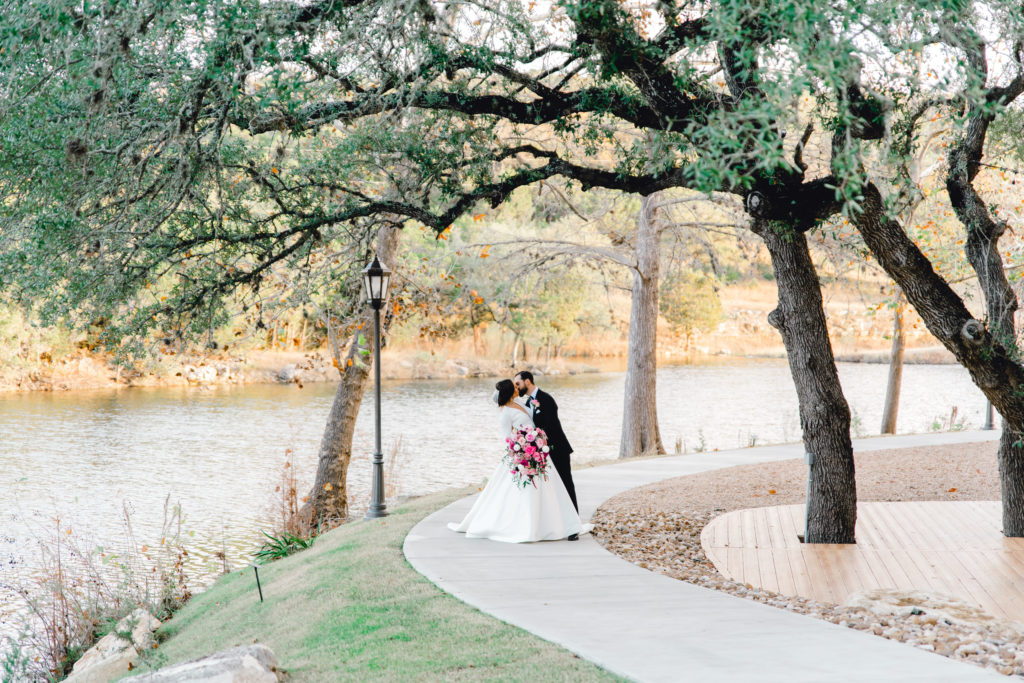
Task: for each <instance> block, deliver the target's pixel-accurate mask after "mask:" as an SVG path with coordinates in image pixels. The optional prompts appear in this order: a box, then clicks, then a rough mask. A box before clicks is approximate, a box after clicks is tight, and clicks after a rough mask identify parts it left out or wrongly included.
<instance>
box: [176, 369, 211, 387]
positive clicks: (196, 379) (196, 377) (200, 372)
mask: <svg viewBox="0 0 1024 683" xmlns="http://www.w3.org/2000/svg"><path fill="white" fill-rule="evenodd" d="M181 372H182V375H183V376H184V377H185V379H186V380H188V383H189V384H211V383H213V382H216V381H217V368H215V367H213V366H210V365H200V366H195V365H186V366H184V367H182V369H181Z"/></svg>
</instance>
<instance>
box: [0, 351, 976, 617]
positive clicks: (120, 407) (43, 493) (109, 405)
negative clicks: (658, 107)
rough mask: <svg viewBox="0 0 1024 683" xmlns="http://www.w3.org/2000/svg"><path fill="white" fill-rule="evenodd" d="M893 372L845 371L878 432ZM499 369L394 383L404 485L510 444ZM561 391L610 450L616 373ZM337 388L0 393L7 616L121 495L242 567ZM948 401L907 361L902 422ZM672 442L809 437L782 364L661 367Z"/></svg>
mask: <svg viewBox="0 0 1024 683" xmlns="http://www.w3.org/2000/svg"><path fill="white" fill-rule="evenodd" d="M887 372H888V368H887V367H886V366H884V365H862V364H843V365H842V366H841V367H840V376H841V379H842V383H843V388H844V390H845V393H846V396H847V399H848V400H849V401H850V404H851V407H852V408H853V411H854V416H855V423H856V422H857V421H858V420H859V424H860V427H859V429H858V430H856V431H858V432H859V433H860V434H863V435H868V434H874V433H877V431H878V426H879V422H880V420H881V409H882V398H883V395H884V392H885V381H886V374H887ZM494 381H495V380H494V379H464V380H450V381H438V380H429V381H423V380H420V381H405V382H386V383H385V384H384V387H383V398H382V404H383V405H382V422H383V441H384V451H385V453H387V452H389V451H391V450H392V449H393V448H395V445H396V443H399V442H400V445H399V447H398V457H397V463H396V466H395V467H394V468H393V470H392V471H389V472H387V473H386V476H387V477H388V481H389V484H393V485H397V488H398V490H399V493H402V494H423V493H429V492H433V491H438V490H441V489H445V488H448V487H452V486H463V485H466V484H473V483H479V482H480V481H481V480H482V479H483V478H484V477H486V476H488V475H489V474H490V472H491V470H492V469H493V467H494V462H495V459H496V458H497V457H499V454H500V440H499V438H498V434H497V433H496V431H497V426H496V419H495V411H494V407H493V405H492V404H490V403H489V401H490V395H491V391H492V389H493V386H494ZM538 381H539V383H540V386H541V387H542V388H544V389H546V390H548V391H550V392H551V393H552V394H553V395H554V396H555V398H556V399H557V401H558V404H559V408H560V414H561V416H562V422H563V425H564V427H565V431H566V433H567V435H568V436H569V439H570V441H571V442H572V443H573V446H574V448H575V449H576V453H575V454H574V455H573V458H574V460H575V461H576V462H588V461H592V460H604V459H609V458H614V457H615V456H616V455H617V453H618V439H619V429H620V416H621V414H622V401H623V398H622V390H623V386H624V382H625V377H624V374H622V373H606V374H600V375H598V374H593V375H577V376H571V377H570V376H566V377H550V378H538ZM333 395H334V386H333V385H315V384H313V385H310V384H307V385H306V386H305V388H303V389H299V388H298V387H297V386H295V385H287V386H276V385H275V386H261V385H257V386H243V387H224V388H214V389H188V388H165V389H131V390H121V391H104V392H84V393H83V392H79V393H72V394H43V393H33V394H14V395H0V560H2V562H0V619H2V618H3V611H4V610H5V609H7V610H8V611H9V610H10V609H12V605H13V604H14V603H15V602H16V601H14V600H12V598H11V595H10V593H9V592H5V591H6V589H5V588H4V587H3V586H5V585H6V586H9V585H11V584H12V583H16V582H18V581H19V579H21V578H24V574H25V573H26V572H27V571H28V566H29V564H30V563H31V557H32V556H33V554H35V553H37V550H36V549H35V545H34V541H33V539H34V538H37V537H38V536H40V535H45V533H46V532H47V531H48V530H49V529H52V528H53V526H54V524H53V519H54V518H55V517H57V516H58V515H59V516H60V517H61V520H62V524H64V525H69V524H70V525H71V526H72V528H73V529H75V531H76V533H81V534H84V535H87V537H88V538H89V539H91V540H92V541H93V542H95V543H97V544H104V545H106V544H112V545H116V544H117V543H118V542H119V541H120V540H121V539H123V538H124V529H123V524H122V517H121V509H122V506H123V505H124V506H126V507H127V508H128V509H129V510H130V511H131V513H132V521H133V529H134V533H135V537H136V538H137V539H138V541H139V542H140V543H147V542H148V543H153V542H158V541H159V538H158V535H159V529H160V524H161V519H162V514H163V502H164V499H165V497H166V496H168V495H170V496H171V499H172V501H173V502H178V503H180V504H181V507H182V509H183V511H184V513H185V516H186V522H185V529H186V531H187V532H188V534H189V537H188V539H187V546H188V548H189V550H190V552H191V555H192V566H191V567H190V571H191V573H192V574H193V575H194V576H196V577H197V579H198V581H197V583H202V582H204V581H208V580H210V579H211V578H212V577H214V576H216V574H217V573H218V572H219V571H220V569H221V567H222V562H221V561H220V560H218V559H216V558H215V557H214V553H216V552H218V551H226V554H227V557H228V560H229V562H230V563H231V564H232V565H233V566H235V567H237V566H238V565H239V564H242V563H245V562H248V560H249V553H251V552H252V550H253V549H254V548H255V547H256V546H258V545H259V541H258V538H259V536H258V531H257V529H258V528H259V527H260V526H261V525H262V526H265V525H266V522H267V519H268V514H269V508H268V502H269V501H271V500H273V498H274V494H273V490H274V487H275V485H276V484H277V482H278V481H279V477H280V473H281V470H282V465H283V463H284V462H285V460H286V452H287V451H288V450H289V449H290V450H291V451H292V452H293V455H292V462H293V463H294V467H295V470H296V473H297V475H298V478H299V481H300V486H299V488H300V491H302V492H303V493H304V492H305V491H306V490H308V486H309V485H310V483H311V482H312V478H313V473H314V471H315V465H316V463H315V458H316V452H317V447H318V445H319V441H320V437H321V431H322V429H323V425H324V422H325V419H326V416H327V413H328V410H329V408H330V404H331V400H332V399H333ZM954 406H956V407H957V408H958V409H959V416H961V417H964V418H966V426H967V427H980V426H981V424H982V423H983V421H984V416H983V410H984V406H985V400H984V397H983V396H982V395H981V393H980V392H979V391H978V390H977V388H975V387H974V385H973V384H971V382H970V379H969V377H968V375H967V372H966V371H965V370H963V369H962V368H960V367H959V366H948V365H942V366H924V365H911V366H907V367H906V368H905V371H904V379H903V396H902V400H901V404H900V415H899V418H900V419H899V431H901V432H924V431H928V430H929V429H930V428H931V426H932V423H933V422H934V421H935V420H936V419H939V420H941V418H944V417H948V416H949V413H950V410H951V409H952V408H953V407H954ZM372 411H373V402H372V401H371V400H366V401H364V403H363V410H362V412H361V413H360V416H359V420H358V422H357V425H356V433H355V448H354V451H355V456H354V457H353V460H352V465H351V468H350V470H349V482H350V487H351V489H350V496H351V500H352V505H353V508H357V509H358V508H360V507H365V505H366V504H367V498H368V491H369V475H370V464H369V463H370V456H369V453H370V451H371V450H372V444H373V432H372V430H373V412H372ZM658 411H659V419H660V424H661V434H662V439H663V440H664V442H665V446H666V448H668V449H669V450H670V451H671V450H672V449H673V446H674V444H675V443H676V441H677V439H678V440H680V441H681V443H682V445H683V447H684V448H685V449H686V450H688V451H693V450H697V449H699V448H701V447H703V448H706V449H708V450H713V449H716V448H718V449H729V448H737V447H745V446H749V445H751V443H756V444H758V445H762V444H769V443H780V442H786V441H795V440H798V439H799V438H800V430H799V419H798V414H797V403H796V393H795V391H794V389H793V385H792V380H791V379H790V376H789V371H788V368H787V365H786V363H785V361H749V362H743V361H732V362H730V363H728V364H710V365H685V366H682V365H681V366H669V367H665V368H662V369H661V370H659V372H658Z"/></svg>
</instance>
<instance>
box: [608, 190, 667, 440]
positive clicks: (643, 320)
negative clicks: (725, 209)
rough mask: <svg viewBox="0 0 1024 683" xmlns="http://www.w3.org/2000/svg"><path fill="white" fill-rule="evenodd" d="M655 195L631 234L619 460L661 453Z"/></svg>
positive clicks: (647, 201) (647, 199)
mask: <svg viewBox="0 0 1024 683" xmlns="http://www.w3.org/2000/svg"><path fill="white" fill-rule="evenodd" d="M656 201H657V195H650V196H647V197H644V198H643V202H642V204H641V208H640V220H639V224H638V226H637V234H636V260H637V264H636V266H637V267H636V273H635V274H634V276H633V295H632V307H631V310H630V316H629V351H628V354H629V358H628V360H627V366H626V391H625V398H624V408H623V412H622V437H621V440H620V441H619V457H620V458H629V457H632V456H635V455H645V454H653V453H658V454H664V453H665V446H664V445H662V443H661V432H660V431H659V430H658V406H657V392H656V390H655V387H656V381H655V380H656V375H657V370H658V358H657V327H658V274H659V268H660V259H661V250H660V248H659V239H660V231H659V230H658V228H657V226H656V225H655V222H656V221H655V217H654V205H655V202H656Z"/></svg>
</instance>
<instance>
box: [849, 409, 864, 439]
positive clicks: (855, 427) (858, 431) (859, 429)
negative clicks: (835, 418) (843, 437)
mask: <svg viewBox="0 0 1024 683" xmlns="http://www.w3.org/2000/svg"><path fill="white" fill-rule="evenodd" d="M850 431H851V432H853V435H854V436H855V437H857V438H858V439H859V438H861V437H863V436H864V420H863V419H862V418H861V416H860V414H859V413H858V412H857V409H856V408H852V407H851V408H850Z"/></svg>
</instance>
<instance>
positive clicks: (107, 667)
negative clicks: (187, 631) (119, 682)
mask: <svg viewBox="0 0 1024 683" xmlns="http://www.w3.org/2000/svg"><path fill="white" fill-rule="evenodd" d="M159 626H160V622H159V621H158V620H157V618H156V617H154V616H153V615H152V614H150V613H149V612H147V611H146V610H143V609H138V610H135V612H133V613H132V614H130V615H128V616H127V617H125V618H124V619H122V620H121V621H119V622H117V625H116V626H115V627H114V630H113V631H112V632H111V633H108V634H107V635H105V636H103V637H102V638H100V640H99V642H98V643H96V644H95V645H93V646H92V647H91V648H89V650H88V651H87V652H86V653H85V654H84V655H82V658H81V659H79V660H78V661H77V662H75V666H74V668H73V669H72V671H71V675H70V676H68V677H67V678H66V679H64V680H65V681H72V682H73V683H106V681H112V680H115V679H117V678H120V677H121V676H123V675H124V674H126V673H128V672H129V671H130V670H131V669H132V667H134V666H135V664H136V663H137V662H138V661H139V652H141V651H142V650H148V649H149V648H150V647H151V646H152V645H153V631H155V630H156V629H157V628H158V627H159ZM129 629H130V630H131V641H130V642H129V641H127V640H125V639H124V638H122V637H121V636H119V635H118V634H119V633H125V632H126V631H128V630H129Z"/></svg>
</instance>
